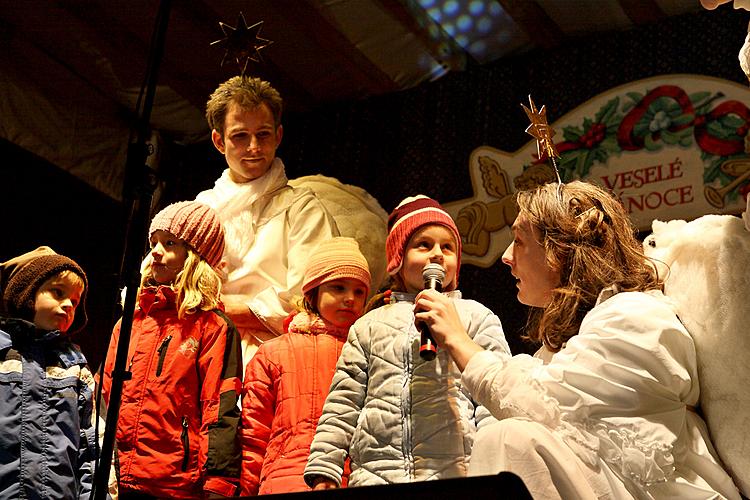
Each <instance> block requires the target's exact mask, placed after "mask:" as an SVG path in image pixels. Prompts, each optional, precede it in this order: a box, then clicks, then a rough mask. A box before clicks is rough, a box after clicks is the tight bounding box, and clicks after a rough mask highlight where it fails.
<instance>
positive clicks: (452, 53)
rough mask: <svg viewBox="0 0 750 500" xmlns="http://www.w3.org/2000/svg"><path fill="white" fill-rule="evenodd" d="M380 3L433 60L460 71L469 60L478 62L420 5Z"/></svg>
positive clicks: (403, 0) (394, 0)
mask: <svg viewBox="0 0 750 500" xmlns="http://www.w3.org/2000/svg"><path fill="white" fill-rule="evenodd" d="M378 1H379V2H380V4H381V5H382V7H383V9H384V10H385V11H386V12H388V13H390V14H391V15H392V16H393V17H394V18H395V19H396V20H397V21H399V22H400V23H401V24H402V25H404V26H405V27H406V29H408V30H409V31H411V32H412V33H414V34H415V35H416V36H417V38H419V39H420V40H421V41H422V43H423V44H424V45H425V47H427V48H428V50H429V51H430V54H431V55H432V57H433V59H435V60H436V61H438V62H439V63H441V64H443V65H444V66H446V67H447V68H448V69H450V70H452V71H460V70H463V69H465V68H466V62H467V60H471V61H472V62H476V61H474V59H473V58H472V57H471V55H470V54H469V53H468V52H467V51H466V50H464V48H463V47H461V46H460V45H459V44H458V43H457V42H456V40H454V39H453V37H452V36H450V35H449V34H448V33H446V32H445V30H444V29H443V27H442V26H440V24H438V23H436V22H435V21H434V20H433V19H432V18H431V17H430V16H429V15H428V14H427V12H425V10H424V9H423V8H422V7H421V6H420V5H418V4H414V2H410V1H409V0H378ZM419 19H423V20H424V21H426V22H424V23H422V24H420V22H419ZM431 27H434V28H436V29H437V32H438V33H439V37H438V38H435V37H433V36H431V35H430V28H431ZM446 46H447V47H448V50H447V51H446V50H445V48H446Z"/></svg>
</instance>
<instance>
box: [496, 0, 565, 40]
mask: <svg viewBox="0 0 750 500" xmlns="http://www.w3.org/2000/svg"><path fill="white" fill-rule="evenodd" d="M497 2H498V3H499V4H500V5H501V6H502V7H503V9H504V10H505V12H507V13H508V15H509V16H510V17H511V18H512V19H513V21H514V22H515V23H516V24H517V25H518V26H519V28H521V30H523V32H524V33H526V35H528V37H529V40H531V42H532V43H533V44H534V45H536V46H537V47H541V48H543V49H551V48H553V47H557V46H558V45H560V44H561V43H562V41H563V40H564V38H565V34H564V33H563V32H562V30H561V29H560V27H559V26H558V25H557V24H556V23H555V21H554V20H552V18H551V17H549V15H548V14H547V12H546V11H545V10H544V9H543V8H542V7H541V6H540V5H539V4H538V3H537V2H536V0H497Z"/></svg>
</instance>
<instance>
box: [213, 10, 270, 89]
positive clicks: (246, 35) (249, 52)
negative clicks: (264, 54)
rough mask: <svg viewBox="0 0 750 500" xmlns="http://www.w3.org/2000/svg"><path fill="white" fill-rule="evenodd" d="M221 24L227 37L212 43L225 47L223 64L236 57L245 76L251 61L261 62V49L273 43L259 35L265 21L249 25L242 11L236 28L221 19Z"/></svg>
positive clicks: (241, 74)
mask: <svg viewBox="0 0 750 500" xmlns="http://www.w3.org/2000/svg"><path fill="white" fill-rule="evenodd" d="M219 26H221V30H222V31H223V32H224V34H225V35H226V37H224V38H222V39H221V40H216V41H215V42H211V45H217V44H220V45H221V46H223V47H224V49H225V50H224V58H223V59H222V60H221V66H224V63H225V62H226V61H227V59H228V58H232V59H234V60H235V61H236V62H237V65H238V66H239V67H240V68H241V69H242V72H241V73H240V76H245V71H246V70H247V63H248V62H249V61H251V60H252V61H255V62H261V60H262V58H261V56H260V51H261V50H262V49H264V48H266V47H268V46H269V45H271V44H272V43H273V42H272V41H271V40H267V39H265V38H261V37H260V36H258V35H259V34H260V29H261V28H262V27H263V21H259V22H257V23H255V24H253V25H252V26H250V27H248V26H247V23H245V16H243V15H242V12H240V15H239V17H238V18H237V27H236V28H233V27H231V26H229V25H228V24H224V23H222V22H221V21H219Z"/></svg>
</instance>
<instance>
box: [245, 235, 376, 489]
mask: <svg viewBox="0 0 750 500" xmlns="http://www.w3.org/2000/svg"><path fill="white" fill-rule="evenodd" d="M369 290H370V271H369V267H368V265H367V260H365V257H364V256H363V255H362V253H361V252H360V251H359V246H358V244H357V242H356V240H354V239H352V238H345V237H337V238H332V239H330V240H328V241H325V242H323V243H321V244H320V245H319V246H318V248H317V250H315V253H313V255H312V256H311V257H310V260H309V261H308V263H307V267H306V269H305V275H304V279H303V285H302V293H303V294H304V298H303V299H302V302H301V304H300V307H299V308H298V309H299V311H298V312H297V313H296V314H294V315H293V316H291V317H290V318H288V321H287V323H286V324H287V328H286V330H287V334H286V335H282V336H280V337H277V338H275V339H272V340H269V341H268V342H266V343H264V344H262V345H261V346H260V348H259V349H258V352H257V353H256V354H255V356H254V357H253V359H252V360H250V363H249V364H248V366H247V371H246V372H245V383H244V390H243V394H242V431H241V432H242V495H257V494H259V493H260V494H266V493H288V492H293V491H307V490H309V489H310V488H309V487H308V486H307V485H306V484H305V481H304V479H303V477H302V473H303V471H304V469H305V464H307V456H308V455H309V453H310V442H311V441H312V439H313V435H314V434H315V427H316V426H317V424H318V419H319V418H320V413H321V411H322V409H323V402H324V401H325V398H326V396H327V395H328V388H329V386H330V385H331V379H332V378H333V373H334V370H335V368H336V361H337V360H338V357H339V354H340V353H341V348H342V346H343V344H344V342H345V341H346V337H347V334H348V332H349V327H350V326H351V325H352V324H353V323H354V322H355V320H356V319H357V318H359V317H360V316H361V315H362V311H363V309H364V306H365V301H366V299H367V295H368V293H369ZM344 480H345V479H344Z"/></svg>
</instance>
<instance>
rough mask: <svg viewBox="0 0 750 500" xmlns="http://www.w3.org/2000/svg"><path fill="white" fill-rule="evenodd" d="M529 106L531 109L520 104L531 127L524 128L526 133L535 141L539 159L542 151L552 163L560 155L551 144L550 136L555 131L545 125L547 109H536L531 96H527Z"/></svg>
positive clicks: (552, 143) (553, 144)
mask: <svg viewBox="0 0 750 500" xmlns="http://www.w3.org/2000/svg"><path fill="white" fill-rule="evenodd" d="M529 104H530V105H531V109H529V108H527V107H526V106H524V105H523V103H522V104H521V107H522V108H523V110H524V111H525V112H526V116H528V117H529V120H530V121H531V125H529V126H528V127H526V133H527V134H529V135H530V136H532V137H533V138H535V139H536V152H537V155H538V156H539V158H542V151H544V152H545V153H546V155H547V157H549V158H550V159H551V160H552V161H553V162H554V161H555V160H554V159H555V158H560V154H559V153H558V152H557V148H556V147H555V143H554V142H552V136H554V135H555V129H553V128H552V127H550V126H549V125H548V124H547V109H546V108H545V107H544V105H542V107H541V109H538V110H537V109H536V106H535V105H534V101H532V100H531V94H529Z"/></svg>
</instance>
